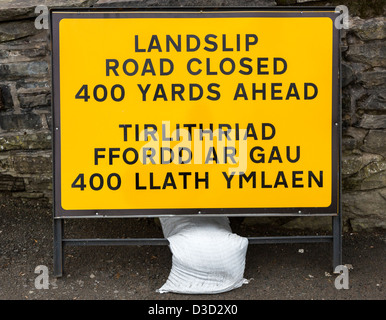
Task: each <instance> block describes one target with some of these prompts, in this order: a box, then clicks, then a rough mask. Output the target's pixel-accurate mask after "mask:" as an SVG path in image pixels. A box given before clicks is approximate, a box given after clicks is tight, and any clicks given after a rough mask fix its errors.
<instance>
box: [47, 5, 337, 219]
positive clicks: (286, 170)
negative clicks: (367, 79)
mask: <svg viewBox="0 0 386 320" xmlns="http://www.w3.org/2000/svg"><path fill="white" fill-rule="evenodd" d="M332 16H333V14H332V13H331V12H330V13H321V12H318V13H315V12H306V13H300V12H281V13H275V14H273V13H271V12H254V11H248V12H213V11H210V12H204V13H197V12H180V13H176V12H174V13H168V12H157V13H154V12H153V13H152V12H145V13H140V12H137V13H136V12H106V13H101V12H94V13H93V12H79V13H74V12H65V11H64V12H60V11H58V12H53V14H52V24H53V27H52V28H53V29H52V36H53V62H54V66H53V81H54V97H55V98H54V111H55V112H54V117H55V119H54V125H55V129H57V130H56V139H55V161H56V163H55V172H56V182H55V192H56V195H57V198H56V199H57V201H58V202H59V204H58V205H59V207H60V210H59V211H60V213H59V214H58V215H66V213H71V212H72V211H74V212H75V211H76V212H80V214H81V213H82V212H83V214H84V212H88V211H102V212H103V210H110V211H111V212H114V210H115V212H120V214H128V215H130V214H131V213H133V212H137V213H138V212H143V213H145V214H149V213H152V214H154V213H157V212H158V213H167V212H169V213H172V212H177V211H178V210H180V211H178V212H179V213H192V212H198V211H201V212H208V213H216V212H220V213H235V214H236V213H238V212H243V213H264V212H265V213H280V212H287V213H297V212H299V211H305V212H310V213H312V212H318V213H328V214H333V213H337V210H338V208H337V194H338V182H337V181H338V173H337V171H338V167H339V165H338V156H339V155H338V153H339V149H338V147H339V146H338V131H339V128H338V127H339V120H338V119H339V115H338V108H339V100H338V99H339V98H338V96H339V92H338V91H339V85H338V81H337V79H338V78H337V75H338V67H339V60H338V53H337V50H338V47H337V30H335V29H334V21H333V19H332ZM216 209H221V211H218V210H217V211H216ZM157 210H159V211H157ZM168 210H177V211H168ZM184 210H185V211H184Z"/></svg>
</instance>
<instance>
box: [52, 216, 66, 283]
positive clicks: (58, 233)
mask: <svg viewBox="0 0 386 320" xmlns="http://www.w3.org/2000/svg"><path fill="white" fill-rule="evenodd" d="M63 229H64V221H63V219H54V277H61V276H62V275H63V262H64V252H63Z"/></svg>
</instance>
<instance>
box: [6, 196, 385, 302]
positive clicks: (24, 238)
mask: <svg viewBox="0 0 386 320" xmlns="http://www.w3.org/2000/svg"><path fill="white" fill-rule="evenodd" d="M231 226H232V230H233V232H235V233H237V234H239V235H242V236H260V235H261V236H266V235H267V234H270V235H272V233H279V234H281V235H299V234H304V233H303V232H302V233H299V232H298V233H296V232H289V231H283V230H268V229H264V230H261V227H260V228H259V227H256V226H255V227H254V226H245V225H243V224H240V219H231ZM283 233H285V234H283ZM65 236H66V237H68V238H76V237H79V238H92V237H99V238H105V237H106V238H127V237H148V238H153V237H155V238H159V237H163V235H162V230H161V228H160V226H159V225H158V224H157V223H156V222H155V220H154V219H145V218H141V219H137V218H130V219H117V218H115V219H72V220H66V221H65ZM385 248H386V237H385V233H384V231H382V230H379V231H374V230H372V231H371V232H365V231H363V232H358V233H353V232H351V233H350V232H346V233H344V234H343V264H345V265H346V267H347V268H348V270H349V273H348V275H349V277H348V284H349V287H348V289H344V288H342V289H339V290H338V289H337V288H336V287H335V285H334V284H335V280H336V278H337V277H338V275H337V274H334V273H333V270H332V246H331V244H329V243H310V244H255V245H249V247H248V251H247V256H246V267H245V272H244V277H245V278H247V279H249V280H250V281H249V283H248V284H245V285H243V286H242V287H240V288H238V289H234V290H232V291H229V292H225V293H221V294H214V295H186V294H175V293H163V294H160V293H158V292H156V289H158V288H160V287H161V286H162V285H163V284H164V283H165V281H166V280H167V277H168V275H169V272H170V269H171V266H172V254H171V252H170V249H169V247H168V246H97V247H84V246H82V247H66V248H65V251H64V256H65V264H64V274H63V276H62V277H61V278H55V277H54V276H53V220H52V208H51V205H50V204H48V203H47V202H44V201H41V200H35V199H19V198H14V197H12V196H11V195H8V194H5V193H3V194H0V300H20V301H22V300H44V301H46V300H57V301H58V300H126V301H127V300H136V301H151V302H152V303H154V301H159V303H161V302H162V301H163V302H165V301H172V300H174V301H189V300H191V301H198V300H199V301H202V302H205V301H206V302H205V303H208V301H212V302H215V300H218V301H225V300H229V301H230V300H232V301H255V300H384V299H385V297H386V295H385V289H384V279H385V276H386V268H385V265H386V250H385ZM38 266H43V267H46V270H47V271H48V276H49V277H48V288H46V289H45V288H40V289H39V285H38V286H36V285H35V284H36V283H37V282H38V283H39V281H38V280H39V278H37V277H39V276H40V275H41V273H40V272H38V271H36V273H35V269H36V268H37V267H38ZM40 279H41V278H40ZM40 283H41V284H42V283H43V282H41V281H40ZM341 283H342V282H341Z"/></svg>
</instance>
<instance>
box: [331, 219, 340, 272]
mask: <svg viewBox="0 0 386 320" xmlns="http://www.w3.org/2000/svg"><path fill="white" fill-rule="evenodd" d="M332 235H333V239H332V247H333V249H332V250H333V253H332V256H333V261H332V268H333V271H334V270H335V268H336V267H337V266H339V265H341V264H342V216H341V214H340V213H339V214H338V215H337V216H334V217H332Z"/></svg>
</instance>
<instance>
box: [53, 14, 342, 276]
mask: <svg viewBox="0 0 386 320" xmlns="http://www.w3.org/2000/svg"><path fill="white" fill-rule="evenodd" d="M59 12H62V13H66V17H72V18H79V17H80V16H84V15H86V16H89V15H90V14H92V15H93V17H98V18H105V17H106V16H108V15H109V14H117V15H124V14H125V13H130V15H131V16H132V15H133V14H135V15H136V17H138V18H140V17H158V16H159V12H163V13H164V14H165V13H166V12H167V13H168V16H169V17H179V16H181V15H182V16H183V15H184V14H186V13H187V12H189V14H190V15H191V14H193V15H195V16H200V15H201V14H202V13H205V14H206V15H207V16H217V17H218V16H219V15H221V14H222V13H223V14H224V16H240V13H241V12H242V15H243V16H249V15H252V16H254V17H258V16H264V17H267V15H268V16H269V17H283V16H284V17H307V16H309V17H329V18H331V19H332V20H334V19H335V18H336V17H338V13H336V12H335V9H334V8H332V7H272V8H271V7H263V8H261V7H236V8H234V7H224V8H210V7H204V8H197V7H185V8H174V7H173V8H162V7H155V8H125V9H117V8H76V9H74V8H68V9H63V8H52V9H51V10H50V30H51V48H52V57H51V58H52V60H51V62H52V114H53V127H52V130H53V136H54V143H53V158H54V161H53V185H54V205H53V207H54V208H53V222H54V275H55V276H57V277H60V276H62V274H63V264H64V247H65V246H77V245H88V246H90V245H168V241H167V239H162V238H161V239H154V238H153V239H152V238H150V239H135V238H134V239H133V238H131V239H130V238H129V239H65V238H64V220H65V219H68V218H116V217H118V218H133V217H145V218H150V217H161V216H175V215H190V216H196V215H197V214H200V215H201V216H203V215H207V216H238V217H240V216H244V217H245V216H301V217H310V218H311V217H315V216H331V217H332V234H331V235H329V236H301V237H294V236H292V237H250V238H248V240H249V243H250V244H261V243H263V244H264V243H310V242H330V243H331V242H332V244H333V267H335V266H337V265H340V264H341V263H342V243H341V237H342V234H341V233H342V231H341V229H342V217H341V212H342V210H341V209H342V208H341V185H342V184H341V165H340V162H341V130H342V124H341V78H340V74H341V72H340V30H339V29H336V28H333V30H334V31H333V65H332V68H333V71H332V75H333V79H332V84H333V88H332V99H333V101H332V107H333V111H332V121H333V123H334V125H333V126H332V142H331V144H332V203H331V205H330V206H329V207H328V208H314V207H310V208H304V207H301V208H252V209H251V208H216V209H213V208H197V209H140V210H135V209H129V210H64V209H63V208H62V207H61V181H60V176H61V167H60V142H61V138H60V88H59V80H60V75H59V54H58V53H59V39H58V37H59V22H60V18H59V19H58V16H57V15H53V13H59ZM163 16H164V15H163Z"/></svg>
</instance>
